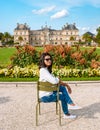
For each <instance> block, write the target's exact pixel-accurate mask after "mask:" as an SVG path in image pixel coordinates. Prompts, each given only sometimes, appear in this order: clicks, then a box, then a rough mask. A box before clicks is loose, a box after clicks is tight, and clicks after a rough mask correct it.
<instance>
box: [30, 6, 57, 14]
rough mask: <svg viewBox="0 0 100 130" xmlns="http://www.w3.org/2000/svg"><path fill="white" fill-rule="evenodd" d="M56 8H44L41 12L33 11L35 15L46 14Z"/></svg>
mask: <svg viewBox="0 0 100 130" xmlns="http://www.w3.org/2000/svg"><path fill="white" fill-rule="evenodd" d="M55 8H56V6H50V7H46V8H42V9H40V10H32V12H33V13H34V14H44V13H48V12H51V11H53V10H54V9H55Z"/></svg>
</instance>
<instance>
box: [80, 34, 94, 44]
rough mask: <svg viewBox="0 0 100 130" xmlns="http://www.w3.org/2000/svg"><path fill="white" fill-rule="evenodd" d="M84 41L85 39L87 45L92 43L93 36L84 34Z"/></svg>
mask: <svg viewBox="0 0 100 130" xmlns="http://www.w3.org/2000/svg"><path fill="white" fill-rule="evenodd" d="M82 39H84V40H85V42H86V43H91V41H92V36H91V35H90V34H89V33H85V34H83V37H82Z"/></svg>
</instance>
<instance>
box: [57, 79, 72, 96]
mask: <svg viewBox="0 0 100 130" xmlns="http://www.w3.org/2000/svg"><path fill="white" fill-rule="evenodd" d="M59 83H60V84H61V85H62V86H65V87H67V89H68V92H69V93H70V94H71V93H72V89H71V87H70V86H69V85H68V84H67V83H64V82H62V81H61V80H60V81H59Z"/></svg>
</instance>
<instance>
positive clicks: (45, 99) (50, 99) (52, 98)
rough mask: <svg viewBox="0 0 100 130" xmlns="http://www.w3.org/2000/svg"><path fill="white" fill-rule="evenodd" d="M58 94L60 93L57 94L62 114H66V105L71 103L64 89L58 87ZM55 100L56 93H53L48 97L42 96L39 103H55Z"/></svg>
mask: <svg viewBox="0 0 100 130" xmlns="http://www.w3.org/2000/svg"><path fill="white" fill-rule="evenodd" d="M59 92H61V93H60V94H59V100H61V105H62V110H63V112H64V114H68V113H69V112H68V105H67V104H72V103H73V101H72V99H71V98H70V96H69V94H68V92H67V90H66V88H65V87H64V86H60V87H59ZM56 100H57V92H56V91H54V92H53V94H51V95H49V96H43V97H42V98H41V99H40V101H41V102H45V103H46V102H56Z"/></svg>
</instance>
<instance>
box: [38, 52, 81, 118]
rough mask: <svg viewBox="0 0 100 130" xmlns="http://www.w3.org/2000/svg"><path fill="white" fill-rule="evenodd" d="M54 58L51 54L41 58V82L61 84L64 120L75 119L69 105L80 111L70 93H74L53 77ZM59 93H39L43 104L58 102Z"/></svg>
mask: <svg viewBox="0 0 100 130" xmlns="http://www.w3.org/2000/svg"><path fill="white" fill-rule="evenodd" d="M52 63H53V60H52V57H51V55H50V54H49V53H43V54H42V55H41V57H40V62H39V69H40V79H39V81H42V82H46V81H47V82H50V83H52V84H57V83H60V87H59V92H60V93H59V99H60V100H61V104H62V110H63V112H64V117H63V118H67V119H68V118H69V119H74V118H76V115H71V114H70V113H69V111H68V104H70V107H71V109H79V107H78V106H77V105H75V104H74V103H73V101H72V99H71V98H70V96H69V94H68V92H69V93H71V92H72V90H71V88H70V86H69V85H68V84H67V83H63V82H62V81H61V80H60V79H59V78H57V77H54V76H53V75H52ZM66 87H67V89H68V92H67V90H66ZM56 94H57V92H56V91H54V92H45V91H40V92H39V97H40V100H41V101H42V102H53V101H56V97H57V95H56Z"/></svg>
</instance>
